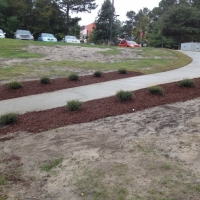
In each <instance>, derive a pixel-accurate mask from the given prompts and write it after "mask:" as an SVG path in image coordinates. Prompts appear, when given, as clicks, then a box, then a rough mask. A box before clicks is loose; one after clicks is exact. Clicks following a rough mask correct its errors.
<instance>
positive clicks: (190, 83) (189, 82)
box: [178, 79, 195, 87]
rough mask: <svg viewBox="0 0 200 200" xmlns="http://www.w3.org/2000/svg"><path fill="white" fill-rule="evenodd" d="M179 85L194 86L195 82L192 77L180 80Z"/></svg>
mask: <svg viewBox="0 0 200 200" xmlns="http://www.w3.org/2000/svg"><path fill="white" fill-rule="evenodd" d="M178 85H179V87H194V85H195V83H194V80H192V79H183V80H181V81H179V84H178Z"/></svg>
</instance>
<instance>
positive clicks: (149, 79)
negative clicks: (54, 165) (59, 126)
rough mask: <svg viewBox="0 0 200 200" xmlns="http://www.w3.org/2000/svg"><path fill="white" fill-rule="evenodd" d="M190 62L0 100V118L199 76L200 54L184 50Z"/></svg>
mask: <svg viewBox="0 0 200 200" xmlns="http://www.w3.org/2000/svg"><path fill="white" fill-rule="evenodd" d="M183 53H185V54H186V55H188V56H190V57H191V58H192V59H193V61H192V63H190V64H189V65H187V66H184V67H182V68H179V69H175V70H172V71H168V72H161V73H156V74H150V75H142V76H138V77H132V78H125V79H119V80H114V81H108V82H103V83H96V84H92V85H86V86H81V87H76V88H70V89H65V90H59V91H55V92H51V93H43V94H37V95H31V96H26V97H20V98H15V99H9V100H3V101H0V115H2V114H5V113H7V112H18V113H25V112H31V111H39V110H46V109H50V108H56V107H60V106H64V105H66V102H67V101H68V100H73V99H79V100H80V101H83V102H85V101H89V100H93V99H100V98H103V97H108V96H112V95H115V94H116V92H117V91H119V90H129V91H134V90H138V89H142V88H146V87H149V86H153V85H158V84H163V83H170V82H175V81H179V80H182V79H183V78H197V77H200V52H190V51H184V52H183Z"/></svg>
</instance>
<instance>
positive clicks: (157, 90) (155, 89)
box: [148, 86, 164, 95]
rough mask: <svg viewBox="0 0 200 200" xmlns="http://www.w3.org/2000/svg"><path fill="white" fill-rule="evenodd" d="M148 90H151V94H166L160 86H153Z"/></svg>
mask: <svg viewBox="0 0 200 200" xmlns="http://www.w3.org/2000/svg"><path fill="white" fill-rule="evenodd" d="M148 89H149V92H150V93H151V94H155V95H163V93H164V90H163V88H162V87H160V86H152V87H149V88H148Z"/></svg>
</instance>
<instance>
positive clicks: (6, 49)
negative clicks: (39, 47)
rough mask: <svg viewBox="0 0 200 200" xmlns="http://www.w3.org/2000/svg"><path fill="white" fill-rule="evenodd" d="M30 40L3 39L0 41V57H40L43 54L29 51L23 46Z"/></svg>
mask: <svg viewBox="0 0 200 200" xmlns="http://www.w3.org/2000/svg"><path fill="white" fill-rule="evenodd" d="M30 43H31V42H30V41H21V40H13V39H3V40H1V43H0V49H1V51H0V57H3V58H19V59H20V58H41V57H43V55H40V54H38V53H29V52H28V51H26V50H25V48H26V47H27V46H28V44H30Z"/></svg>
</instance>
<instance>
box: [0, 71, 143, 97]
mask: <svg viewBox="0 0 200 200" xmlns="http://www.w3.org/2000/svg"><path fill="white" fill-rule="evenodd" d="M140 75H142V73H140V72H133V71H127V73H125V74H120V73H118V72H117V71H114V72H107V73H103V74H102V76H101V77H95V76H93V75H86V76H80V77H79V80H77V81H70V80H69V79H68V78H67V77H66V78H56V79H52V80H51V82H50V84H41V83H40V81H39V80H33V81H26V82H22V88H20V89H17V90H12V89H9V88H8V84H5V85H2V86H0V100H5V99H11V98H17V97H22V96H28V95H33V94H40V93H45V92H53V91H56V90H62V89H67V88H73V87H78V86H83V85H89V84H93V83H100V82H105V81H110V80H116V79H122V78H128V77H134V76H140Z"/></svg>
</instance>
